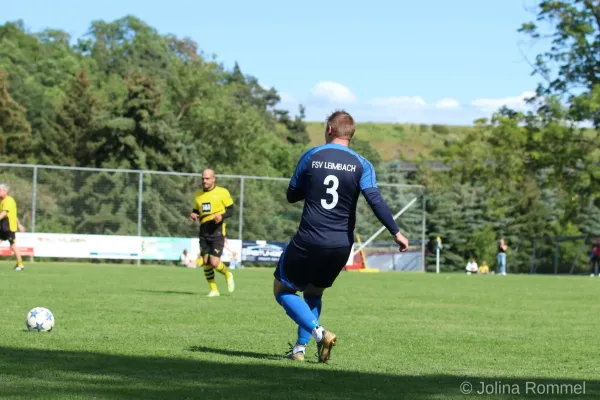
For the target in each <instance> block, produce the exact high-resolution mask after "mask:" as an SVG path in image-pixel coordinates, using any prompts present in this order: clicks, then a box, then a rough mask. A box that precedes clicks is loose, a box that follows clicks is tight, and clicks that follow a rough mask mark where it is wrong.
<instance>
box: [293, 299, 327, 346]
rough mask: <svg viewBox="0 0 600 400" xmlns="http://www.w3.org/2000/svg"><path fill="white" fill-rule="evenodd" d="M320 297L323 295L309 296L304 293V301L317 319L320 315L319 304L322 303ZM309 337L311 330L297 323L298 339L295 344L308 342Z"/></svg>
mask: <svg viewBox="0 0 600 400" xmlns="http://www.w3.org/2000/svg"><path fill="white" fill-rule="evenodd" d="M322 298H323V296H311V295H306V294H305V295H304V301H305V302H306V304H307V305H308V307H310V311H312V313H313V315H314V316H315V318H316V319H317V320H318V319H319V315H321V306H322V304H323V303H322V301H321V299H322ZM311 337H312V334H311V332H309V331H307V330H306V329H304V328H302V327H301V326H300V325H298V341H297V342H296V344H308V342H310V338H311Z"/></svg>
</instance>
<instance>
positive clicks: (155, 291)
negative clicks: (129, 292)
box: [138, 289, 198, 295]
mask: <svg viewBox="0 0 600 400" xmlns="http://www.w3.org/2000/svg"><path fill="white" fill-rule="evenodd" d="M138 292H144V293H154V294H189V295H198V293H196V292H183V291H178V290H148V289H138Z"/></svg>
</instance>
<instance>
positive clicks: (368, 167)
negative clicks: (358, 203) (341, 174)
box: [360, 158, 377, 191]
mask: <svg viewBox="0 0 600 400" xmlns="http://www.w3.org/2000/svg"><path fill="white" fill-rule="evenodd" d="M360 161H361V164H362V167H363V171H362V176H361V177H360V190H362V191H364V190H366V189H369V188H377V179H376V177H375V168H373V164H371V163H370V162H369V161H368V160H367V159H365V158H361V160H360Z"/></svg>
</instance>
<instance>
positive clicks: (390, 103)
mask: <svg viewBox="0 0 600 400" xmlns="http://www.w3.org/2000/svg"><path fill="white" fill-rule="evenodd" d="M368 103H369V104H370V105H372V106H376V107H402V108H403V107H414V106H417V107H422V106H425V105H426V103H425V100H423V99H422V98H421V97H419V96H413V97H410V96H392V97H376V98H374V99H372V100H370V101H369V102H368Z"/></svg>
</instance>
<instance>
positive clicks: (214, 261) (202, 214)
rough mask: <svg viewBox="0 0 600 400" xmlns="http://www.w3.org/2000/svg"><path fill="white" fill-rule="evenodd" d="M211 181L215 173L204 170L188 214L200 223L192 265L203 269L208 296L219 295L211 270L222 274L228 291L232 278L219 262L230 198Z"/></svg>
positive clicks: (213, 180)
mask: <svg viewBox="0 0 600 400" xmlns="http://www.w3.org/2000/svg"><path fill="white" fill-rule="evenodd" d="M215 182H216V179H215V171H213V170H212V169H206V170H204V171H203V172H202V190H198V191H196V193H194V209H193V211H192V213H191V214H190V220H191V221H200V235H199V236H200V238H199V239H200V256H199V257H198V259H197V260H196V263H197V264H198V267H203V269H204V277H205V278H206V280H207V281H208V285H209V286H210V292H209V293H208V296H209V297H214V296H219V295H220V293H219V290H218V289H217V284H216V282H215V271H217V272H219V273H221V274H223V275H225V279H226V280H227V289H228V290H229V292H233V290H234V289H235V284H234V282H233V275H232V274H231V272H229V270H228V269H227V267H226V266H225V264H223V263H222V262H221V256H222V255H223V248H224V247H225V235H226V231H225V225H226V224H225V219H227V218H229V217H231V216H232V215H233V199H232V198H231V195H230V194H229V191H228V190H227V189H225V188H223V187H220V186H216V185H215Z"/></svg>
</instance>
